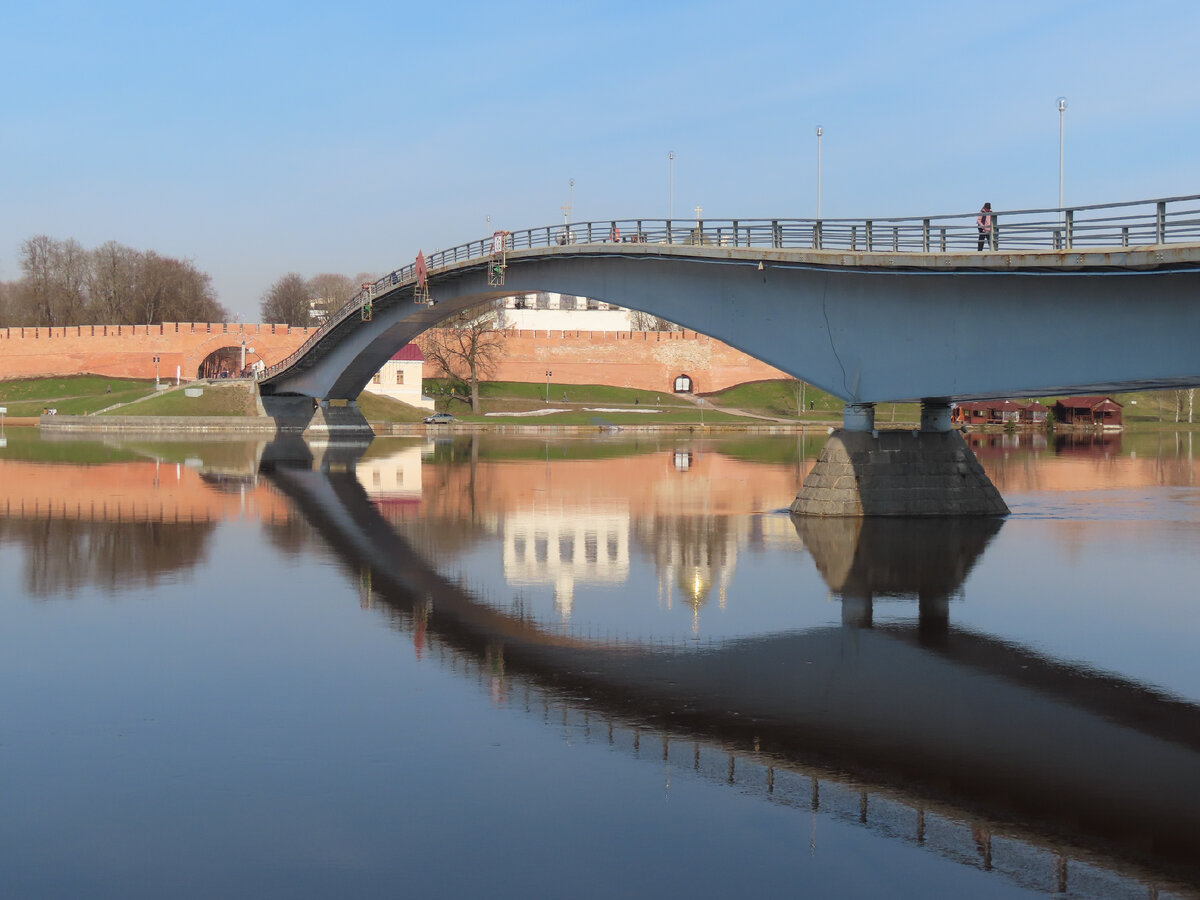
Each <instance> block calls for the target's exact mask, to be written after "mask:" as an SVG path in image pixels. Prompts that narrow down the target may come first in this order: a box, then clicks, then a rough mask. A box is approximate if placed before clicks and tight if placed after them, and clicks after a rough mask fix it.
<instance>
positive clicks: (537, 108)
mask: <svg viewBox="0 0 1200 900" xmlns="http://www.w3.org/2000/svg"><path fill="white" fill-rule="evenodd" d="M1197 34H1200V4H1197V3H1195V2H1159V3H1155V4H1153V5H1152V6H1149V7H1145V8H1141V9H1140V11H1137V10H1135V7H1134V6H1132V5H1131V4H1130V3H1129V2H1127V0H1126V2H1123V3H1116V2H1099V0H1091V2H1045V0H1039V2H1020V0H1018V2H1006V3H975V4H969V3H963V2H961V0H958V2H952V3H951V2H948V3H912V4H901V3H894V2H891V3H884V2H869V0H863V2H857V3H819V4H818V3H808V2H797V0H792V2H786V3H776V2H753V0H750V2H743V3H730V2H721V3H711V2H694V0H693V2H689V3H676V2H664V3H654V2H641V3H633V2H624V0H615V2H607V3H594V4H578V3H558V4H555V3H537V4H534V3H525V2H521V0H508V2H506V3H488V4H484V3H474V2H462V0H444V2H432V3H422V4H406V3H383V2H372V0H348V2H341V3H338V4H333V3H320V4H315V3H305V2H290V3H273V2H271V3H263V2H254V0H246V2H239V3H226V2H222V0H216V2H206V3H203V4H200V3H189V2H180V3H150V2H103V0H101V2H86V3H85V2H57V0H42V2H39V3H36V4H18V3H15V2H10V3H6V4H4V6H3V7H2V8H0V85H3V87H2V88H0V171H2V172H3V188H2V190H0V279H5V280H8V279H14V278H17V277H19V275H20V271H19V266H18V250H19V246H20V243H21V242H22V241H23V240H24V239H25V238H27V237H29V236H31V235H34V234H49V235H51V236H52V237H56V238H61V239H65V238H75V239H76V240H78V241H80V242H81V243H82V244H83V245H84V246H86V247H89V248H90V247H95V246H98V245H99V244H101V243H103V242H105V241H107V240H116V241H119V242H121V243H124V244H128V245H130V246H133V247H137V248H139V249H153V250H156V251H158V252H160V253H163V254H167V255H171V256H178V257H184V258H188V259H191V260H193V261H194V262H195V264H196V265H197V266H198V267H199V268H200V269H201V270H203V271H206V272H208V273H210V274H211V275H212V276H213V281H214V285H215V286H216V288H217V291H218V294H219V297H220V300H221V302H222V303H224V304H225V305H226V306H227V307H229V308H230V310H231V311H233V312H235V313H240V314H241V315H242V317H243V318H244V319H250V320H254V319H257V310H258V304H259V298H260V297H261V295H262V293H263V292H264V291H265V290H266V289H267V287H268V286H269V285H270V284H271V282H273V281H274V280H275V279H276V278H278V277H279V276H280V275H282V274H285V273H286V272H289V271H296V272H299V273H301V274H302V275H305V276H310V275H313V274H316V273H318V272H330V271H332V272H344V273H346V274H355V273H358V272H375V273H382V272H385V271H388V270H390V269H392V268H394V267H396V266H398V265H401V264H403V263H406V262H410V261H411V260H412V259H413V257H414V256H415V255H416V252H417V250H418V249H424V250H426V251H430V250H433V249H436V248H439V247H447V246H451V245H453V244H458V243H462V242H464V241H467V240H471V239H474V238H477V237H480V236H482V235H483V234H484V233H485V232H486V230H487V229H488V223H487V218H488V216H490V217H491V223H492V225H493V226H495V227H503V228H509V229H518V228H526V227H531V226H536V225H542V224H550V223H553V222H561V221H562V212H561V210H560V207H561V206H562V205H563V204H564V203H566V202H567V200H568V194H569V188H568V180H569V179H570V178H574V179H575V189H574V201H575V213H574V216H573V218H574V219H576V220H585V219H605V218H613V217H617V218H630V217H638V216H641V217H646V218H650V217H665V216H666V214H667V205H668V162H667V152H668V151H669V150H674V151H675V153H676V159H675V163H674V208H675V215H676V217H678V218H682V217H684V216H686V215H689V214H690V210H691V209H692V208H693V207H695V206H697V205H699V206H701V207H702V208H703V210H704V215H705V217H714V218H716V217H735V216H736V217H742V218H750V217H790V216H796V217H807V216H813V215H815V213H816V137H815V126H816V125H818V124H820V125H821V126H822V127H823V128H824V136H823V138H822V179H821V181H822V184H821V194H822V198H821V203H822V213H823V214H824V215H825V217H827V218H832V217H838V216H875V217H882V216H890V215H914V216H915V215H934V214H940V213H954V212H966V211H970V210H974V209H977V208H978V207H979V205H980V203H982V201H983V200H989V201H991V203H992V204H993V206H994V207H995V208H996V209H998V210H1004V209H1021V208H1033V207H1045V206H1054V205H1056V204H1057V200H1058V137H1059V133H1058V124H1059V122H1058V112H1057V109H1056V107H1055V98H1057V97H1058V96H1059V95H1065V96H1066V97H1067V98H1068V100H1069V106H1068V110H1067V116H1066V141H1065V146H1066V152H1065V157H1066V166H1065V168H1066V177H1065V187H1064V193H1065V200H1066V202H1067V203H1068V204H1080V205H1081V204H1089V203H1104V202H1115V201H1121V200H1136V199H1144V198H1149V197H1158V196H1176V195H1182V194H1192V193H1200V179H1198V178H1197V177H1196V170H1197V166H1196V157H1197V152H1196V147H1197V143H1198V139H1200V134H1198V132H1200V115H1198V113H1200V78H1198V77H1197V76H1198V75H1200V62H1198V60H1200V54H1197V53H1196V51H1195V41H1196V35H1197Z"/></svg>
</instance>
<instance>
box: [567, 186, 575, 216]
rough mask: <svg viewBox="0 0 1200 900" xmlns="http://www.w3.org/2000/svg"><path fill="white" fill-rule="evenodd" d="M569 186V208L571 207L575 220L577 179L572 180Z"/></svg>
mask: <svg viewBox="0 0 1200 900" xmlns="http://www.w3.org/2000/svg"><path fill="white" fill-rule="evenodd" d="M568 184H569V185H570V188H571V190H570V193H569V194H568V195H567V196H568V200H567V206H569V207H571V218H572V219H573V218H575V179H574V178H572V179H571V180H570V181H569V182H568Z"/></svg>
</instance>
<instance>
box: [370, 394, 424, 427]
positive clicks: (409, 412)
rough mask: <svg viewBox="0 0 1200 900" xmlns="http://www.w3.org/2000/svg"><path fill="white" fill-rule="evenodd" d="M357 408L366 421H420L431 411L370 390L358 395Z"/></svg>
mask: <svg viewBox="0 0 1200 900" xmlns="http://www.w3.org/2000/svg"><path fill="white" fill-rule="evenodd" d="M358 408H359V409H360V410H361V411H362V414H363V415H364V416H365V417H366V419H367V421H368V422H420V421H421V420H422V419H423V418H425V417H426V416H427V415H429V413H430V412H431V411H430V410H428V409H421V408H420V407H417V406H410V405H409V404H407V403H402V402H401V401H399V400H394V399H392V398H391V397H384V396H383V395H382V394H372V393H371V392H370V391H363V392H362V393H361V394H359V395H358Z"/></svg>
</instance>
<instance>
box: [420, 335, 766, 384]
mask: <svg viewBox="0 0 1200 900" xmlns="http://www.w3.org/2000/svg"><path fill="white" fill-rule="evenodd" d="M503 347H504V349H503V354H502V356H501V361H500V363H499V365H498V366H497V367H496V371H495V373H494V374H493V375H492V376H491V377H492V378H493V379H495V380H496V381H532V382H535V383H536V382H545V380H546V370H547V369H549V370H550V371H551V372H553V373H554V374H553V375H552V376H551V378H550V380H551V381H552V382H554V383H555V384H609V385H615V386H617V387H627V388H641V389H643V390H648V391H663V392H670V391H671V389H672V386H673V385H674V381H675V377H676V376H677V375H689V376H691V379H692V389H693V390H694V391H695V392H696V393H708V392H711V391H719V390H724V389H725V388H727V387H732V386H733V385H735V384H743V383H745V382H747V381H765V380H768V379H772V378H787V377H788V376H787V375H786V374H785V373H783V372H781V371H779V370H778V369H776V368H774V367H772V366H769V365H767V364H766V363H763V362H759V361H758V360H756V359H754V358H753V357H751V356H747V355H746V354H745V353H742V352H741V351H739V350H735V349H733V348H732V347H730V346H729V345H728V344H723V343H721V342H720V341H718V340H714V339H713V338H710V337H707V336H706V335H703V334H697V333H696V332H694V331H506V332H503ZM425 377H427V378H435V377H437V372H436V369H435V367H434V366H433V365H431V364H430V363H428V362H427V363H426V366H425Z"/></svg>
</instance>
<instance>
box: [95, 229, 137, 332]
mask: <svg viewBox="0 0 1200 900" xmlns="http://www.w3.org/2000/svg"><path fill="white" fill-rule="evenodd" d="M140 270H141V254H140V253H138V252H137V251H136V250H133V249H131V248H129V247H125V246H123V245H121V244H118V243H117V242H116V241H109V242H108V243H107V244H104V245H102V246H100V247H98V248H97V249H95V250H93V251H92V265H91V275H90V279H89V282H88V294H89V296H90V298H91V303H90V308H91V313H92V317H93V319H95V318H98V319H99V320H100V322H102V323H105V324H113V323H117V322H124V321H126V320H127V311H128V310H130V309H132V307H133V303H134V298H135V297H136V296H137V289H138V279H139V275H140Z"/></svg>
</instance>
